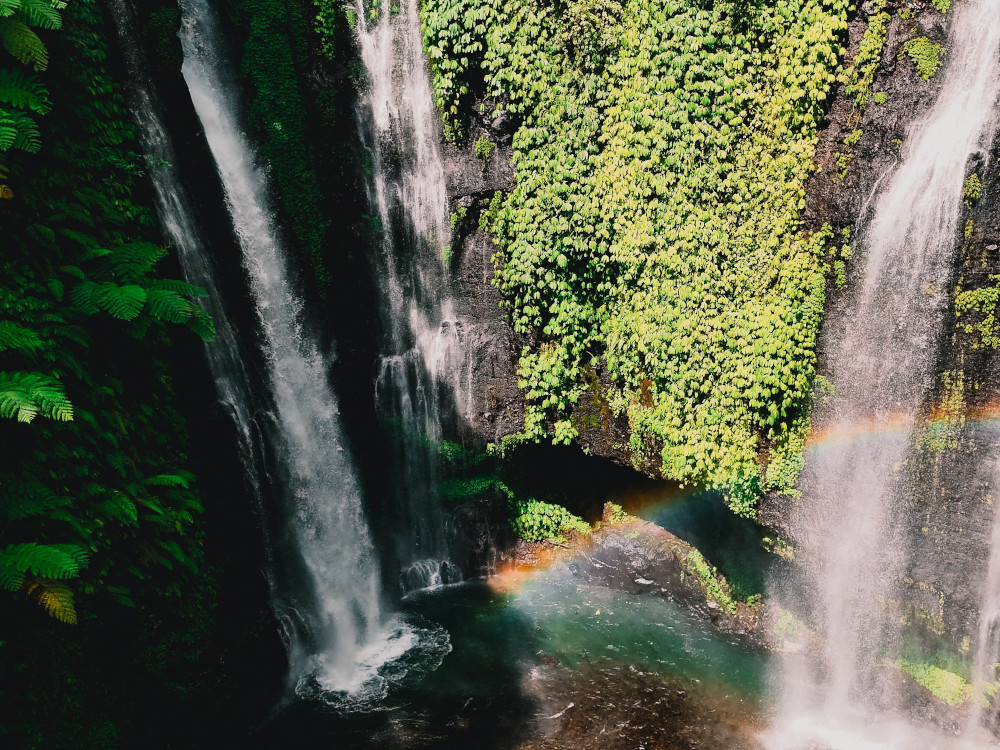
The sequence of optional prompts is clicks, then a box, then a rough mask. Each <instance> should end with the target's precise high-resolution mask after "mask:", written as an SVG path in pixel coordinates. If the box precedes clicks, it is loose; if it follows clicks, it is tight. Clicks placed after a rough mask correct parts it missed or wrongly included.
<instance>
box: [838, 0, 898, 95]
mask: <svg viewBox="0 0 1000 750" xmlns="http://www.w3.org/2000/svg"><path fill="white" fill-rule="evenodd" d="M884 8H885V0H876V2H875V7H874V9H873V13H872V16H871V19H870V20H869V21H868V27H867V28H866V29H865V35H864V36H863V37H862V39H861V45H860V46H859V47H858V54H857V55H855V56H854V60H853V61H852V62H851V67H850V68H849V69H848V70H847V73H846V75H845V80H844V83H845V84H846V90H847V93H848V94H849V95H852V94H853V95H854V97H855V98H854V105H855V106H856V107H857V108H858V109H859V110H861V111H864V108H865V107H866V106H867V105H868V100H869V98H870V97H871V90H872V83H874V81H875V74H876V73H877V72H878V67H879V64H880V63H881V61H882V50H883V48H884V47H885V40H886V36H887V34H888V28H889V21H891V20H892V16H890V15H889V14H888V13H886V12H884V10H883V9H884ZM876 96H877V95H876ZM883 96H884V94H883ZM884 101H885V100H884V99H883V101H882V102H877V103H878V104H882V103H883V102H884Z"/></svg>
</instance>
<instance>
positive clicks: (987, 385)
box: [760, 2, 1000, 649]
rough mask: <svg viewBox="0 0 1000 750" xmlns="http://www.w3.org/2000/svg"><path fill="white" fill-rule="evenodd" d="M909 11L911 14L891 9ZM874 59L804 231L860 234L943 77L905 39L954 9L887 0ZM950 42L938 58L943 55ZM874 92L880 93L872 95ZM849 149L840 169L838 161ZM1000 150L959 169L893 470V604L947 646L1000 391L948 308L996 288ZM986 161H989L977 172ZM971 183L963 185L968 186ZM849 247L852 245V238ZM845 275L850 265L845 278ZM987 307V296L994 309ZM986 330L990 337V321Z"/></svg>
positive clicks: (959, 616) (971, 337)
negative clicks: (897, 569) (948, 238)
mask: <svg viewBox="0 0 1000 750" xmlns="http://www.w3.org/2000/svg"><path fill="white" fill-rule="evenodd" d="M904 8H905V9H908V10H909V16H910V17H909V18H905V19H904V18H902V17H901V13H900V11H902V10H904ZM871 10H872V8H871V4H870V3H866V4H865V5H864V6H862V13H860V14H859V17H858V18H857V19H856V20H855V21H854V23H853V24H852V25H851V30H850V50H849V53H848V57H849V58H850V56H852V55H853V54H855V53H856V51H857V49H858V46H859V44H860V41H861V38H862V36H863V33H864V30H865V28H866V25H867V20H868V19H867V15H868V13H870V12H871ZM885 10H886V12H889V13H891V14H892V20H891V21H890V23H889V24H888V27H887V38H886V44H885V48H884V51H883V55H882V61H881V66H880V69H879V72H878V74H877V76H876V78H875V82H874V85H873V86H872V92H885V95H886V96H885V100H884V102H882V103H879V101H878V100H874V99H873V100H872V101H871V102H870V103H869V104H868V107H867V108H866V109H865V111H864V112H863V113H861V114H860V116H858V113H857V111H856V109H855V106H854V96H853V95H850V94H848V93H847V92H846V91H844V90H843V89H841V90H840V91H839V92H837V94H836V96H835V98H834V100H833V102H832V104H831V108H830V111H829V114H828V117H827V119H826V122H825V129H824V131H823V133H822V135H821V140H820V144H819V147H818V152H817V161H818V163H819V164H820V166H821V170H820V171H819V172H817V173H816V174H815V175H813V177H812V178H811V180H810V183H809V186H808V196H809V197H808V202H807V207H806V209H805V212H804V215H803V226H804V229H805V230H806V231H816V230H818V229H819V228H820V227H821V226H822V225H823V224H825V223H829V224H830V225H831V226H832V227H833V229H834V230H835V232H838V233H839V232H840V231H841V230H842V229H844V228H850V230H851V237H852V240H853V238H856V237H858V236H859V235H861V234H863V232H864V229H865V224H866V221H867V220H868V219H870V217H871V212H872V209H873V206H874V202H875V201H874V198H875V196H876V195H877V192H878V190H879V186H880V183H881V181H882V179H883V178H884V176H885V175H886V174H888V173H890V172H891V171H892V170H893V169H894V168H895V167H896V166H897V164H898V163H899V161H900V148H901V146H902V145H903V143H904V142H905V139H906V138H907V127H908V125H909V123H911V122H913V121H914V120H916V119H917V118H919V117H920V116H921V115H922V114H923V113H925V112H926V111H927V109H928V108H929V107H930V106H931V104H932V103H933V101H934V98H935V96H936V95H937V93H938V91H939V88H940V82H941V76H940V74H938V75H935V76H933V77H931V78H930V80H923V79H922V78H921V77H920V76H919V75H918V73H917V70H916V66H915V64H914V63H913V61H912V60H911V59H910V58H909V57H908V55H907V54H906V51H905V48H904V45H905V43H906V42H907V41H908V40H910V39H914V38H917V37H927V39H929V40H930V41H931V42H933V43H935V44H939V45H942V47H943V46H945V45H946V42H947V28H948V23H949V22H950V19H951V17H952V13H948V14H942V13H940V12H939V11H937V10H936V9H935V8H934V7H933V6H932V5H931V3H930V2H921V3H916V2H908V3H892V2H890V3H889V4H888V5H887V7H886V8H885ZM947 56H948V50H947V49H945V50H944V53H943V55H942V60H943V62H944V63H947ZM879 99H880V100H881V99H882V97H881V96H880V97H879ZM856 131H860V133H861V136H860V140H858V141H857V143H856V145H854V146H852V147H848V146H846V145H845V143H844V141H845V139H847V138H848V136H849V135H851V134H852V133H855V132H856ZM848 151H850V152H851V154H850V160H849V162H848V164H847V167H846V169H844V168H843V161H841V162H840V163H839V164H838V157H842V155H844V154H846V153H848ZM998 155H1000V150H998V148H997V144H996V143H994V145H993V147H992V149H991V151H990V153H982V154H979V155H976V156H975V157H973V159H972V160H971V162H970V164H969V165H968V166H967V176H969V177H971V176H972V175H974V174H975V175H976V179H977V180H978V181H979V183H980V184H981V191H979V192H981V195H980V196H979V197H975V195H974V193H975V192H976V191H973V193H972V194H970V195H969V196H968V197H967V199H966V205H965V209H964V214H963V224H964V225H965V231H964V232H963V234H962V236H956V238H955V243H956V247H958V248H960V250H959V251H958V252H957V253H956V265H955V268H954V272H953V277H952V279H951V282H950V286H949V288H947V289H928V293H929V294H943V295H946V296H947V298H948V304H947V306H946V313H945V319H944V321H943V329H942V334H941V336H940V338H939V344H938V347H939V348H938V352H937V364H936V368H935V377H934V380H933V381H931V382H928V384H927V387H928V396H927V399H926V403H925V404H924V405H923V408H924V411H925V414H926V416H927V421H928V423H929V424H928V425H927V426H926V428H925V429H924V430H922V431H921V430H918V431H917V433H916V435H915V440H916V446H915V449H914V451H913V453H912V455H911V458H910V459H909V460H908V462H907V464H906V465H905V466H904V467H901V470H902V471H904V472H905V473H906V474H907V475H908V481H909V485H910V489H909V492H908V495H909V508H908V512H907V516H908V518H909V519H910V520H911V528H910V529H909V531H910V539H909V548H910V550H911V555H910V564H909V568H908V571H907V578H906V580H905V585H906V587H907V590H906V591H905V593H904V601H902V602H893V603H890V605H891V606H896V607H898V609H899V612H898V614H899V617H900V618H901V619H902V620H903V621H904V622H906V623H908V624H909V625H910V626H912V629H911V632H912V633H914V634H916V635H915V637H918V638H920V639H924V640H926V639H929V640H930V641H931V642H939V643H944V642H948V643H950V644H951V647H954V646H956V645H957V646H959V648H965V649H967V648H968V641H966V642H965V643H964V646H963V644H962V642H963V639H965V638H970V639H971V640H972V642H974V641H975V637H976V636H975V628H976V621H977V618H978V613H979V606H980V600H981V597H982V580H983V577H984V575H985V570H986V564H987V559H988V555H989V542H990V535H991V532H992V526H993V522H994V509H993V502H992V498H993V497H994V496H996V495H997V492H998V489H1000V488H998V487H997V486H996V484H995V483H996V481H997V477H996V465H997V455H998V454H997V449H996V436H995V433H994V431H993V430H992V429H991V427H990V425H989V422H988V421H985V422H984V421H983V418H984V417H985V418H987V419H988V417H989V415H990V413H991V405H992V404H993V403H994V402H995V401H996V399H997V396H998V395H1000V377H998V372H1000V371H998V362H997V357H996V349H995V348H993V347H990V346H984V342H983V336H982V333H981V332H980V331H976V330H974V331H971V332H970V331H967V330H965V326H966V325H967V324H972V325H973V326H976V325H978V324H979V323H980V322H981V321H984V320H985V319H986V317H987V315H989V314H990V313H989V312H988V311H986V312H982V311H980V312H977V311H967V312H965V313H963V314H962V315H961V316H958V315H957V314H956V298H957V297H958V295H959V294H960V293H962V292H968V291H969V290H976V289H980V290H982V289H989V288H991V287H996V286H997V280H996V279H991V278H990V276H991V275H995V274H998V273H1000V254H998V246H1000V239H998V238H1000V213H998V209H1000V184H998V182H1000V181H998V177H1000V174H998V173H997V170H996V169H995V167H993V165H994V164H995V160H996V157H997V156H998ZM986 165H990V167H992V168H990V169H987V168H986ZM968 185H969V183H967V186H968ZM852 244H853V243H852ZM851 283H852V278H851V268H850V264H848V274H847V285H848V287H849V286H850V284H851ZM827 294H828V299H827V305H828V306H829V305H836V304H838V301H839V297H840V293H839V290H838V288H837V286H836V285H835V284H834V283H832V280H831V283H829V284H828V292H827ZM993 307H995V304H994V305H993ZM986 328H987V329H988V331H989V333H993V334H995V331H994V329H993V322H992V320H990V321H989V323H988V324H987V326H986ZM823 345H824V338H823V337H821V339H820V349H819V365H818V372H819V373H823V372H824V353H823ZM796 502H797V501H795V500H791V499H789V498H783V497H773V496H771V497H767V498H765V500H764V501H763V503H762V505H761V512H760V516H761V521H762V522H763V523H765V524H766V525H768V526H770V527H771V528H773V529H775V530H776V531H777V532H778V533H780V534H789V533H790V530H789V528H788V524H787V521H788V518H789V516H790V514H791V513H793V512H794V506H795V503H796Z"/></svg>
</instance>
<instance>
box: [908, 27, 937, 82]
mask: <svg viewBox="0 0 1000 750" xmlns="http://www.w3.org/2000/svg"><path fill="white" fill-rule="evenodd" d="M903 51H904V53H905V54H906V55H908V56H909V58H910V59H911V60H913V63H914V64H915V65H916V66H917V74H918V75H919V76H920V77H921V78H923V79H924V80H925V81H929V80H930V79H931V78H933V77H934V74H935V73H937V69H938V68H939V67H940V66H941V53H942V52H944V48H943V47H942V46H941V45H940V44H935V43H934V42H932V41H931V40H930V39H928V38H927V37H925V36H919V37H916V38H915V39H911V40H909V41H908V42H907V43H906V44H904V45H903Z"/></svg>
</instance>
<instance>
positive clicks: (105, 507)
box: [100, 491, 139, 526]
mask: <svg viewBox="0 0 1000 750" xmlns="http://www.w3.org/2000/svg"><path fill="white" fill-rule="evenodd" d="M100 508H101V512H102V513H103V514H104V515H105V516H107V517H108V518H111V519H113V520H115V521H120V522H121V523H124V524H126V525H128V526H135V525H136V524H137V523H138V521H139V510H138V509H137V508H136V506H135V503H134V502H133V501H132V498H130V497H129V496H128V495H126V494H125V493H124V492H117V491H116V492H112V493H111V495H110V496H109V497H108V498H107V499H106V500H105V501H104V502H102V503H101V505H100Z"/></svg>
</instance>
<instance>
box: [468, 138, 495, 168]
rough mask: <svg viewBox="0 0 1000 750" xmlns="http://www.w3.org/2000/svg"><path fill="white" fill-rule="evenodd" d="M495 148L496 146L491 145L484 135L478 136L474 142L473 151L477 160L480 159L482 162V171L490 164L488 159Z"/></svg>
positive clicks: (491, 142)
mask: <svg viewBox="0 0 1000 750" xmlns="http://www.w3.org/2000/svg"><path fill="white" fill-rule="evenodd" d="M495 148H496V144H495V143H493V141H491V140H490V139H489V138H487V137H486V136H485V135H481V136H479V139H478V140H477V141H476V145H475V147H474V149H473V151H474V152H475V154H476V158H477V159H481V160H482V162H483V169H485V168H486V166H487V165H488V164H489V163H490V159H491V158H492V157H493V150H494V149H495Z"/></svg>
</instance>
